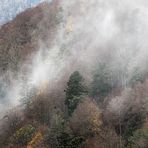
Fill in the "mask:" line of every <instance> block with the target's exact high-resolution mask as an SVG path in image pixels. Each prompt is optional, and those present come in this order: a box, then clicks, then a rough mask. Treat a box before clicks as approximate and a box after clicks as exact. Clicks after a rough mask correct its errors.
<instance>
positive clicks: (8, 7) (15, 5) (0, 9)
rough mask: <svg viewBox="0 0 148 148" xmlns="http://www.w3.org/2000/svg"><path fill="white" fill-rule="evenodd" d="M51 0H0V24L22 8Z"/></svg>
mask: <svg viewBox="0 0 148 148" xmlns="http://www.w3.org/2000/svg"><path fill="white" fill-rule="evenodd" d="M43 1H51V0H0V24H2V23H5V22H7V21H9V20H11V19H12V18H14V17H15V16H16V14H18V13H19V12H21V11H23V10H24V9H26V8H28V7H31V6H33V5H36V4H38V3H40V2H43Z"/></svg>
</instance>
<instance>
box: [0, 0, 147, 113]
mask: <svg viewBox="0 0 148 148" xmlns="http://www.w3.org/2000/svg"><path fill="white" fill-rule="evenodd" d="M59 3H60V4H59V5H60V6H59V7H61V11H60V12H59V15H60V16H62V19H61V22H60V24H59V25H58V28H57V33H56V36H55V38H54V39H53V41H52V43H50V46H48V45H47V42H46V43H45V42H44V41H43V40H39V48H38V50H37V51H36V52H35V53H33V54H32V58H31V59H32V62H31V63H32V64H31V65H28V72H27V74H25V75H24V74H23V73H22V72H21V71H19V72H18V75H19V76H18V77H17V80H16V79H15V80H13V79H12V82H11V85H10V86H9V87H8V88H7V89H6V90H5V91H6V92H5V93H6V95H5V96H4V98H2V99H1V100H5V101H4V102H5V103H3V102H2V103H0V106H2V107H0V108H1V110H3V109H5V110H7V109H8V108H11V107H14V106H16V105H20V104H21V98H25V97H26V96H27V94H29V93H30V92H31V91H32V88H37V89H40V88H41V87H42V86H45V85H46V86H47V87H48V86H50V87H54V82H55V81H58V80H59V79H60V78H61V77H62V76H63V75H64V74H66V73H70V71H71V72H72V71H74V70H77V69H78V70H80V71H81V72H82V73H83V74H85V75H86V74H88V75H91V72H92V71H93V70H94V69H95V67H96V66H97V64H98V63H106V64H107V65H108V67H109V69H110V70H111V71H112V73H113V74H114V75H115V76H116V77H118V79H120V80H121V85H122V86H123V87H126V83H127V81H128V80H129V79H130V77H131V74H132V73H133V71H134V70H135V68H137V67H138V68H139V69H140V71H141V72H142V73H146V72H147V62H148V61H147V60H148V59H147V56H148V50H147V47H148V42H147V36H148V22H147V21H148V9H147V7H148V5H147V4H148V2H147V1H146V0H130V1H129V0H120V1H119V0H109V1H108V0H75V1H68V0H61V1H60V2H59ZM45 13H46V12H45ZM40 27H41V26H40ZM46 29H48V28H46ZM84 70H85V71H84ZM24 77H25V80H24ZM3 84H4V83H3ZM46 86H45V87H46ZM116 99H117V98H116ZM115 102H116V101H115ZM111 104H113V105H112V106H114V104H115V103H111ZM9 106H10V107H9ZM118 107H119V106H118ZM113 108H115V107H113ZM1 110H0V111H1Z"/></svg>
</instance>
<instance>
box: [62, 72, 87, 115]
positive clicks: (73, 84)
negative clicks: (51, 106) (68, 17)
mask: <svg viewBox="0 0 148 148" xmlns="http://www.w3.org/2000/svg"><path fill="white" fill-rule="evenodd" d="M83 82H84V79H83V77H82V76H81V74H80V73H79V72H78V71H75V72H74V73H72V74H71V76H70V78H69V81H68V83H67V89H66V90H65V92H66V98H65V104H66V105H67V107H68V113H69V115H71V114H72V113H73V111H74V110H75V109H76V107H77V105H78V103H79V102H80V100H81V99H82V98H83V96H84V95H86V94H87V89H86V87H85V86H84V84H83Z"/></svg>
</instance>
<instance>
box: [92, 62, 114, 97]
mask: <svg viewBox="0 0 148 148" xmlns="http://www.w3.org/2000/svg"><path fill="white" fill-rule="evenodd" d="M110 80H111V76H110V73H109V71H108V69H107V67H106V65H105V64H100V65H99V68H98V69H97V70H96V71H95V72H94V76H93V81H92V85H91V87H92V88H91V96H92V97H98V96H101V97H104V96H106V95H107V94H108V93H109V92H110V90H111V88H112V87H111V83H110Z"/></svg>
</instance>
